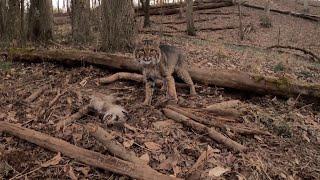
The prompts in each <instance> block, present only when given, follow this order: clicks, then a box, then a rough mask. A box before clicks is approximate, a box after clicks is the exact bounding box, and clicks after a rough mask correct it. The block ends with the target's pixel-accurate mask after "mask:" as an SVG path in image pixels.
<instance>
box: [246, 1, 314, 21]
mask: <svg viewBox="0 0 320 180" xmlns="http://www.w3.org/2000/svg"><path fill="white" fill-rule="evenodd" d="M243 6H245V7H249V8H253V9H259V10H264V9H265V8H264V7H262V6H257V5H252V4H247V3H244V4H243ZM270 11H272V12H276V13H279V14H285V15H290V16H294V17H298V18H302V19H307V20H310V21H315V22H319V21H320V16H316V15H312V14H304V13H298V12H292V11H283V10H278V9H270Z"/></svg>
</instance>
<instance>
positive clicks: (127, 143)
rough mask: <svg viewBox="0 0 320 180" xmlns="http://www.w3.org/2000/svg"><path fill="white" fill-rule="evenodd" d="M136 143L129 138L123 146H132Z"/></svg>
mask: <svg viewBox="0 0 320 180" xmlns="http://www.w3.org/2000/svg"><path fill="white" fill-rule="evenodd" d="M133 143H134V140H133V139H132V140H127V141H124V142H123V146H124V147H126V148H130V147H131V146H132V145H133Z"/></svg>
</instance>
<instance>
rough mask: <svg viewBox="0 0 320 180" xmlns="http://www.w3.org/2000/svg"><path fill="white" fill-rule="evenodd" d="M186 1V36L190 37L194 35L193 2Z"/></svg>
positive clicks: (190, 0)
mask: <svg viewBox="0 0 320 180" xmlns="http://www.w3.org/2000/svg"><path fill="white" fill-rule="evenodd" d="M186 1H187V34H188V35H190V36H195V35H196V28H195V26H194V22H193V0H186Z"/></svg>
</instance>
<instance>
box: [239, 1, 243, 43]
mask: <svg viewBox="0 0 320 180" xmlns="http://www.w3.org/2000/svg"><path fill="white" fill-rule="evenodd" d="M241 6H242V1H241V0H239V1H238V11H239V36H240V40H241V41H242V40H243V39H244V31H243V24H242V10H241Z"/></svg>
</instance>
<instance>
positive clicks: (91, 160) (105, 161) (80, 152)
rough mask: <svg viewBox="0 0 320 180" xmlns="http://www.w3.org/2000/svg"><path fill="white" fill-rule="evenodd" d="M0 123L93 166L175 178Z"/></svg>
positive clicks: (1, 129) (132, 174) (3, 129)
mask: <svg viewBox="0 0 320 180" xmlns="http://www.w3.org/2000/svg"><path fill="white" fill-rule="evenodd" d="M0 124H1V126H0V132H5V133H8V134H10V135H13V136H15V137H18V138H20V139H23V140H26V141H28V142H30V143H33V144H36V145H38V146H40V147H43V148H45V149H48V150H51V151H54V152H61V153H62V154H63V155H65V156H67V157H70V158H72V159H75V160H77V161H79V162H82V163H84V164H87V165H90V166H93V167H97V168H101V169H104V170H108V171H111V172H114V173H118V174H122V175H127V176H130V177H132V178H136V179H145V180H149V179H168V180H169V179H172V180H173V179H176V178H174V177H169V176H166V175H164V174H161V173H159V172H157V171H155V170H152V169H151V168H144V166H141V165H140V164H133V163H131V162H127V161H123V160H121V159H118V158H115V157H112V156H105V155H103V154H100V153H98V152H94V151H90V150H87V149H83V148H80V147H77V146H75V145H72V144H70V143H68V142H66V141H63V140H61V139H58V138H55V137H52V136H49V135H47V134H44V133H40V132H37V131H34V130H32V129H28V128H24V127H20V126H18V125H15V124H12V123H8V122H4V121H0Z"/></svg>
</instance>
